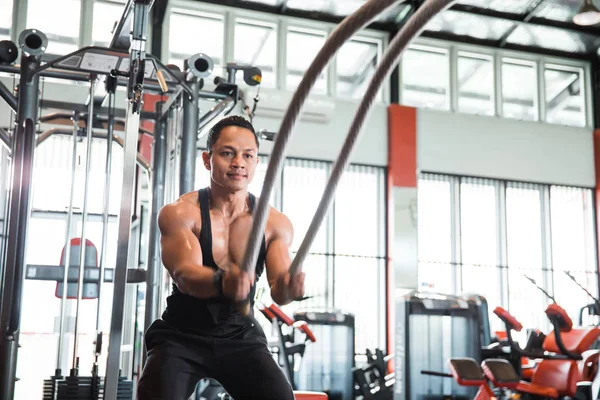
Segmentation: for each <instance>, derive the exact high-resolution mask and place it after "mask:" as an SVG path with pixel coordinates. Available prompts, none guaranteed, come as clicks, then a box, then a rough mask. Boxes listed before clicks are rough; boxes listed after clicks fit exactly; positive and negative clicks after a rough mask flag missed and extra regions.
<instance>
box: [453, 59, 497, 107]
mask: <svg viewBox="0 0 600 400" xmlns="http://www.w3.org/2000/svg"><path fill="white" fill-rule="evenodd" d="M495 102H496V98H495V97H494V64H493V59H492V57H490V56H483V55H479V54H471V53H465V52H459V53H458V109H459V111H460V112H465V113H471V114H480V115H494V108H495Z"/></svg>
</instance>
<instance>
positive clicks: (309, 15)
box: [195, 0, 396, 32]
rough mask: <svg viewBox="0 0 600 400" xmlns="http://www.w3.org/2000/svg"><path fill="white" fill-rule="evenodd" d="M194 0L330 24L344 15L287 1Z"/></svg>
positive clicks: (375, 25)
mask: <svg viewBox="0 0 600 400" xmlns="http://www.w3.org/2000/svg"><path fill="white" fill-rule="evenodd" d="M195 1H197V2H200V3H207V4H216V5H219V6H226V7H234V8H239V9H243V10H251V11H258V12H264V13H268V14H276V15H285V16H288V17H294V18H303V19H308V20H312V21H320V22H327V23H332V24H339V23H340V22H342V21H343V20H344V17H338V16H335V15H330V14H327V13H324V12H318V11H305V10H296V9H293V8H289V7H287V1H284V2H282V3H281V5H278V6H270V5H268V4H262V3H253V2H250V1H240V0H195ZM282 5H283V7H282ZM395 27H396V24H395V23H394V22H393V21H391V22H377V21H375V22H372V23H371V24H370V25H368V26H366V27H365V28H366V29H373V30H378V31H384V32H393V31H394V29H395Z"/></svg>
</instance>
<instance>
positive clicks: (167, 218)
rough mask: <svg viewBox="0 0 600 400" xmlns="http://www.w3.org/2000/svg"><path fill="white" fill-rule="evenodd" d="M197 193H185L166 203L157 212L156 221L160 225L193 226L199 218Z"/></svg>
mask: <svg viewBox="0 0 600 400" xmlns="http://www.w3.org/2000/svg"><path fill="white" fill-rule="evenodd" d="M197 196H198V195H197V193H195V192H192V193H186V194H184V195H182V196H181V197H180V198H178V199H177V200H175V201H174V202H173V203H169V204H166V205H165V206H164V207H163V208H161V210H160V212H159V214H158V223H159V225H160V226H161V227H162V226H164V227H169V226H173V225H179V226H181V225H185V226H189V227H190V228H193V227H194V226H195V225H196V223H197V222H198V220H199V219H200V212H199V211H200V207H199V205H198V201H197V198H198V197H197Z"/></svg>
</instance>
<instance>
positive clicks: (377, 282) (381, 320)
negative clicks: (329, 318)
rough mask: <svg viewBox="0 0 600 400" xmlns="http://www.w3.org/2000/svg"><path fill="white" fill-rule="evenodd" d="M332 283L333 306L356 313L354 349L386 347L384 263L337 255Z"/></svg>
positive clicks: (362, 350) (359, 350) (360, 350)
mask: <svg viewBox="0 0 600 400" xmlns="http://www.w3.org/2000/svg"><path fill="white" fill-rule="evenodd" d="M358 276H360V279H356V277H358ZM334 282H335V300H334V307H335V308H338V309H342V310H344V311H347V312H351V313H352V314H354V316H355V321H356V341H355V346H356V352H357V353H362V352H364V351H365V350H366V349H375V348H382V346H383V347H385V325H386V324H385V268H384V262H382V261H381V260H378V259H373V258H366V259H365V258H353V257H341V256H337V257H336V258H335V276H334Z"/></svg>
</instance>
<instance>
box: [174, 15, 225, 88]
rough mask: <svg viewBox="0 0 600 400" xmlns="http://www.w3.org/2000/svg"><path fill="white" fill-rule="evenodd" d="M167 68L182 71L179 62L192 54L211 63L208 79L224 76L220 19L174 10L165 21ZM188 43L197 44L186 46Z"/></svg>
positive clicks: (219, 16) (222, 28) (221, 16)
mask: <svg viewBox="0 0 600 400" xmlns="http://www.w3.org/2000/svg"><path fill="white" fill-rule="evenodd" d="M169 24H170V28H169V29H170V30H169V64H176V65H177V66H179V68H181V69H183V61H184V60H185V59H187V58H189V57H190V56H192V55H194V54H196V53H204V54H206V55H207V56H209V57H211V58H212V59H213V61H214V63H215V68H214V69H213V75H212V76H224V74H225V72H224V69H223V65H224V59H223V53H224V35H225V22H224V17H223V15H219V14H209V13H203V12H202V13H201V12H193V11H191V10H182V9H174V10H173V11H172V12H171V18H170V21H169ZM191 42H197V43H199V45H198V46H190V43H191Z"/></svg>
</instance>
